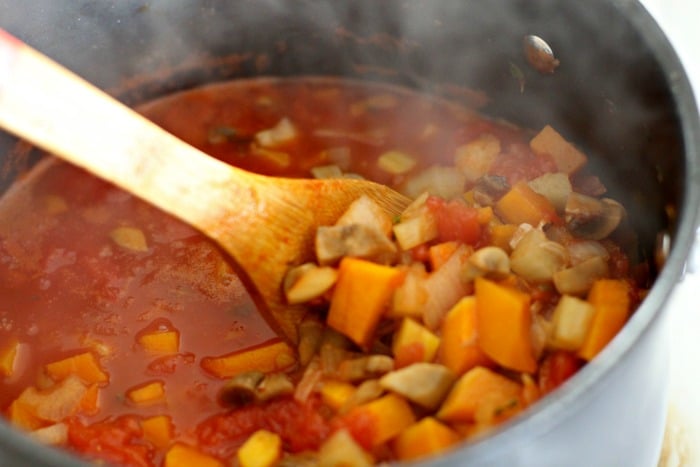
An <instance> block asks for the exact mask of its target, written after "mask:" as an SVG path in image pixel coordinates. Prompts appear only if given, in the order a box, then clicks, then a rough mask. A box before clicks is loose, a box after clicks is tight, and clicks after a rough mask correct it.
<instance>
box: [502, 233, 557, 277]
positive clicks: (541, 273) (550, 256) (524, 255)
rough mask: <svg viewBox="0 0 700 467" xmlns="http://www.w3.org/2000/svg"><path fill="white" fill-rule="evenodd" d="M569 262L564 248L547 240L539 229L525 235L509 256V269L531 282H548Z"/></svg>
mask: <svg viewBox="0 0 700 467" xmlns="http://www.w3.org/2000/svg"><path fill="white" fill-rule="evenodd" d="M568 260H569V253H568V251H567V250H566V248H564V246H562V245H560V244H559V243H556V242H553V241H551V240H548V239H547V237H546V235H545V234H544V232H543V231H542V230H540V229H532V230H530V231H529V232H528V233H526V234H525V235H524V236H523V238H522V239H521V240H520V241H519V242H518V244H517V245H516V246H515V248H514V249H513V252H512V253H511V255H510V268H511V269H512V270H513V272H515V273H516V274H518V275H519V276H521V277H523V278H524V279H525V280H528V281H532V282H548V281H551V280H552V275H553V274H554V273H555V272H557V271H559V270H560V269H563V268H564V267H565V266H566V265H567V263H568Z"/></svg>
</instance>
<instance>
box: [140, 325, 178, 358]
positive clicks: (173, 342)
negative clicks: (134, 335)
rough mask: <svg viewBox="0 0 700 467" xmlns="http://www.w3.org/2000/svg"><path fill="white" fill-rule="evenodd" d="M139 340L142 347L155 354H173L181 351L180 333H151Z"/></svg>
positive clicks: (169, 331)
mask: <svg viewBox="0 0 700 467" xmlns="http://www.w3.org/2000/svg"><path fill="white" fill-rule="evenodd" d="M137 340H138V343H139V344H140V345H141V347H143V348H144V349H145V350H146V351H148V352H150V353H153V354H171V353H177V352H178V351H179V350H180V333H179V332H177V331H176V330H168V331H154V332H149V333H147V334H142V335H140V336H139V337H138V339H137Z"/></svg>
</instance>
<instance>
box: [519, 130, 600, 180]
mask: <svg viewBox="0 0 700 467" xmlns="http://www.w3.org/2000/svg"><path fill="white" fill-rule="evenodd" d="M530 148H532V151H533V152H534V153H535V154H544V155H549V156H550V157H551V158H552V159H553V160H554V163H555V164H556V166H557V169H558V170H559V172H563V173H565V174H572V173H574V172H576V171H578V170H579V169H580V168H581V167H583V166H584V165H585V164H586V162H587V158H586V155H585V154H583V153H582V152H581V151H579V150H578V149H576V147H575V146H574V145H573V144H571V143H570V142H568V141H567V140H565V139H564V137H563V136H562V135H561V134H559V132H558V131H557V130H555V129H554V128H552V127H551V126H549V125H547V126H545V127H544V128H543V129H542V130H541V131H540V132H539V133H538V134H537V135H536V136H535V137H534V138H532V140H531V141H530Z"/></svg>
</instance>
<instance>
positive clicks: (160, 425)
mask: <svg viewBox="0 0 700 467" xmlns="http://www.w3.org/2000/svg"><path fill="white" fill-rule="evenodd" d="M141 429H142V430H143V438H144V439H145V440H146V441H148V442H150V443H151V444H153V445H154V446H155V447H157V448H158V449H164V448H166V447H168V445H170V442H171V441H172V439H173V424H172V421H171V420H170V417H168V416H167V415H156V416H154V417H149V418H146V419H145V420H142V421H141Z"/></svg>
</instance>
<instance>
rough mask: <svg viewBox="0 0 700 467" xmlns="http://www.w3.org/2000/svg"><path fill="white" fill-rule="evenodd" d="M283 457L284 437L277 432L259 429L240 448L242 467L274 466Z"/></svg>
mask: <svg viewBox="0 0 700 467" xmlns="http://www.w3.org/2000/svg"><path fill="white" fill-rule="evenodd" d="M281 457H282V438H280V435H278V434H277V433H272V432H270V431H267V430H258V431H256V432H255V433H253V434H252V435H251V436H250V438H248V439H247V440H246V442H245V443H243V445H242V446H241V447H240V449H239V450H238V462H239V463H240V465H241V467H272V466H273V465H275V464H276V463H277V461H278V460H279V459H280V458H281Z"/></svg>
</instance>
